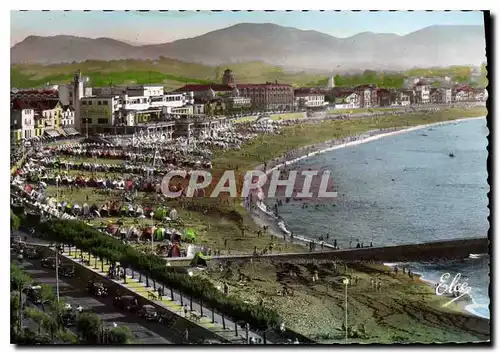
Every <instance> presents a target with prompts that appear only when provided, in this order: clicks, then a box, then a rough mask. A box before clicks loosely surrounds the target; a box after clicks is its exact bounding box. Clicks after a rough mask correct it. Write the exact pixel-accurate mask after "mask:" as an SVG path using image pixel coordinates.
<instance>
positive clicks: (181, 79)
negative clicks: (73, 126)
mask: <svg viewBox="0 0 500 354" xmlns="http://www.w3.org/2000/svg"><path fill="white" fill-rule="evenodd" d="M226 68H230V69H231V70H232V71H233V72H234V75H235V79H236V82H237V83H238V82H240V83H243V82H245V83H262V82H266V81H273V82H274V81H275V80H278V81H279V82H280V83H287V84H294V85H297V86H302V85H306V84H307V83H311V82H316V81H318V80H321V79H324V78H325V77H326V75H324V74H323V75H321V74H307V73H304V72H301V73H289V72H285V71H284V70H283V69H282V68H281V67H279V66H273V65H269V64H265V63H262V62H245V63H236V64H228V65H227V66H217V67H214V66H207V65H202V64H196V63H187V62H183V61H179V60H173V59H168V58H160V59H159V60H155V61H153V60H114V61H97V60H88V61H85V62H82V63H71V64H53V65H46V66H44V65H38V64H13V65H11V70H10V71H11V87H17V88H30V87H39V86H42V85H44V84H46V83H47V82H50V83H51V84H59V83H67V82H69V81H71V79H72V77H73V74H74V73H75V72H76V71H78V70H81V71H82V74H83V75H84V76H88V77H89V78H90V85H92V86H107V85H110V84H114V85H118V84H127V83H130V84H132V83H137V84H147V83H155V84H163V85H164V86H165V87H166V88H167V89H174V88H178V87H180V86H183V85H185V84H186V83H200V84H204V83H210V82H216V83H220V80H221V78H222V74H223V72H224V70H225V69H226Z"/></svg>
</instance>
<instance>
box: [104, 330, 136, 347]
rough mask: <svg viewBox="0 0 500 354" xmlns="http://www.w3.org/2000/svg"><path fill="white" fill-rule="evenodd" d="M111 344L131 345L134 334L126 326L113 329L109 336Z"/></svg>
mask: <svg viewBox="0 0 500 354" xmlns="http://www.w3.org/2000/svg"><path fill="white" fill-rule="evenodd" d="M108 338H109V344H130V343H131V342H132V332H131V331H130V328H128V327H126V326H120V327H116V328H112V329H111V330H110V331H109V334H108Z"/></svg>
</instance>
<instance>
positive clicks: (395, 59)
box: [11, 23, 486, 71]
mask: <svg viewBox="0 0 500 354" xmlns="http://www.w3.org/2000/svg"><path fill="white" fill-rule="evenodd" d="M485 46H486V43H485V33H484V28H483V27H482V26H451V25H450V26H448V25H439V26H431V27H426V28H423V29H421V30H418V31H416V32H412V33H409V34H407V35H404V36H399V35H396V34H390V33H372V32H364V33H359V34H357V35H354V36H352V37H348V38H337V37H334V36H331V35H328V34H325V33H321V32H317V31H305V30H299V29H296V28H291V27H283V26H279V25H275V24H271V23H264V24H255V23H240V24H237V25H234V26H231V27H227V28H224V29H220V30H216V31H212V32H209V33H206V34H204V35H200V36H197V37H193V38H187V39H180V40H176V41H173V42H170V43H164V44H154V45H132V44H129V43H125V42H123V41H118V40H115V39H111V38H95V39H92V38H84V37H75V36H66V35H58V36H53V37H40V36H29V37H27V38H25V39H24V40H23V41H22V42H19V43H17V44H16V45H14V46H13V47H12V48H11V63H38V64H44V65H45V64H56V63H68V62H74V61H76V62H81V61H85V60H104V61H109V60H119V59H141V60H146V59H147V60H154V59H158V58H159V57H168V58H172V59H177V60H182V61H187V62H193V63H203V64H205V65H222V64H230V63H238V62H245V61H263V62H266V63H269V64H273V65H279V66H281V67H283V68H285V69H288V70H306V69H310V70H328V71H344V70H352V69H359V68H363V69H393V70H394V69H398V70H399V69H406V68H411V67H436V66H449V65H471V64H472V65H477V64H480V63H481V62H484V61H485V57H486V51H485Z"/></svg>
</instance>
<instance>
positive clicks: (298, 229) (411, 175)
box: [265, 118, 490, 318]
mask: <svg viewBox="0 0 500 354" xmlns="http://www.w3.org/2000/svg"><path fill="white" fill-rule="evenodd" d="M488 134H489V131H488V128H487V125H486V118H481V119H469V120H461V121H459V122H453V123H450V124H444V125H439V126H432V127H425V128H422V129H419V130H413V131H410V132H407V133H404V134H398V135H392V136H387V137H384V138H381V139H379V140H374V141H369V142H366V143H361V144H358V145H354V146H348V147H345V148H342V149H338V150H333V151H329V152H325V153H324V154H319V155H316V156H312V157H310V158H307V159H304V160H302V161H300V162H297V163H296V164H295V165H294V167H296V168H298V169H302V170H303V169H309V168H310V169H312V170H329V171H331V178H332V179H333V184H334V186H335V190H336V191H337V193H338V197H337V198H336V200H334V201H333V202H332V201H329V202H328V204H316V205H307V207H304V206H303V204H302V203H300V202H299V201H296V202H295V201H293V200H292V201H290V202H288V203H285V202H284V203H283V205H282V206H280V207H279V215H280V217H281V219H282V220H283V221H284V223H285V227H286V229H287V230H289V231H292V232H293V233H294V234H295V235H301V236H303V237H306V238H309V239H319V238H320V236H323V237H326V235H327V234H328V237H329V238H328V241H327V243H330V244H332V243H333V240H337V243H338V245H339V246H340V247H341V248H347V247H349V244H350V243H351V244H352V245H353V247H355V245H356V244H357V243H358V242H360V243H363V244H364V245H369V244H370V243H373V245H374V246H389V245H398V244H410V243H422V242H427V241H438V240H447V239H458V238H477V237H486V236H487V234H488V229H489V222H488V216H489V209H488V192H489V185H488V183H487V177H488V172H487V165H486V163H487V157H488V151H487V150H486V148H487V145H488V140H487V136H488ZM265 203H266V204H267V205H273V204H274V203H275V200H266V201H265ZM409 266H410V269H412V271H413V272H414V273H418V274H421V277H422V279H423V280H426V281H429V282H431V283H433V284H435V283H438V282H439V280H440V278H441V276H442V274H443V273H450V274H451V277H453V276H454V275H455V274H457V273H460V274H461V277H462V280H464V278H466V280H467V282H468V283H469V285H470V287H471V297H472V299H473V303H472V304H470V305H468V306H467V307H466V310H467V311H469V312H471V313H473V314H475V315H477V316H480V317H484V318H489V316H490V314H489V302H490V299H489V294H488V289H489V284H490V276H489V272H490V256H489V255H486V254H484V255H470V257H469V258H467V259H464V260H457V261H448V262H440V263H438V264H437V263H411V264H409Z"/></svg>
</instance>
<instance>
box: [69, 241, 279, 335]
mask: <svg viewBox="0 0 500 354" xmlns="http://www.w3.org/2000/svg"><path fill="white" fill-rule="evenodd" d="M66 248H67V247H66ZM63 255H64V256H65V257H67V258H69V259H71V260H73V261H75V262H78V263H79V264H81V259H80V250H76V249H75V247H72V248H71V254H70V253H69V250H68V249H65V252H63ZM83 257H84V259H86V260H87V259H89V257H88V253H87V252H84V253H83ZM82 265H83V266H85V267H86V268H88V269H90V270H92V271H93V272H95V273H98V274H99V275H101V276H103V277H106V278H108V277H107V275H108V270H109V267H110V265H109V264H102V263H101V262H100V261H99V260H98V259H96V258H95V257H93V256H90V263H89V265H84V264H82ZM101 269H102V270H104V271H101ZM132 273H133V274H132ZM132 275H133V277H132ZM140 278H141V277H140V275H139V273H138V272H132V270H131V269H128V270H127V283H126V284H125V283H124V282H123V281H122V280H114V279H109V278H108V279H109V280H110V281H113V282H115V283H117V284H120V285H122V286H125V287H127V288H128V289H129V290H131V291H133V292H135V293H137V294H138V295H140V296H142V297H144V298H146V299H148V300H149V301H152V302H154V303H156V304H157V305H159V306H161V307H163V308H165V309H166V310H169V311H172V312H175V313H176V314H178V315H179V316H182V317H186V315H185V314H184V308H183V306H182V304H183V305H185V306H186V308H187V309H188V314H187V318H188V319H189V320H191V318H192V317H191V316H192V315H197V316H200V317H199V318H200V319H199V321H195V323H197V324H199V325H200V326H202V327H205V328H207V329H209V330H211V331H212V332H215V333H217V334H218V335H220V336H222V337H223V338H225V339H226V340H229V341H231V342H238V343H244V342H245V338H246V333H245V329H244V328H242V327H241V326H237V329H238V335H237V336H236V332H235V323H234V322H233V321H231V320H229V319H227V318H224V321H223V320H222V316H221V315H219V314H218V313H217V312H215V313H214V320H215V321H214V322H212V310H211V309H210V308H207V307H205V306H203V307H202V306H200V304H199V303H198V302H197V301H195V300H194V299H193V311H189V310H190V298H189V297H186V296H183V297H182V304H181V295H180V293H179V292H178V291H177V290H173V291H172V293H173V299H172V298H171V297H170V296H171V294H170V288H169V287H167V286H164V289H165V290H164V294H165V296H163V298H162V300H158V299H156V300H154V299H152V298H151V295H154V296H155V297H157V296H158V292H157V291H156V289H158V287H160V286H161V285H162V284H159V283H158V282H156V284H154V282H153V281H152V280H150V281H149V286H147V285H146V284H145V282H146V277H145V276H142V279H141V280H142V281H139V279H140ZM154 285H156V289H154V288H153V286H154ZM221 296H222V294H221ZM202 312H203V316H201V313H202ZM223 323H224V324H225V329H224V326H223ZM249 337H254V338H261V339H262V337H261V336H260V335H258V334H257V333H254V332H249ZM266 342H267V343H268V344H272V342H270V341H269V340H266Z"/></svg>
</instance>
